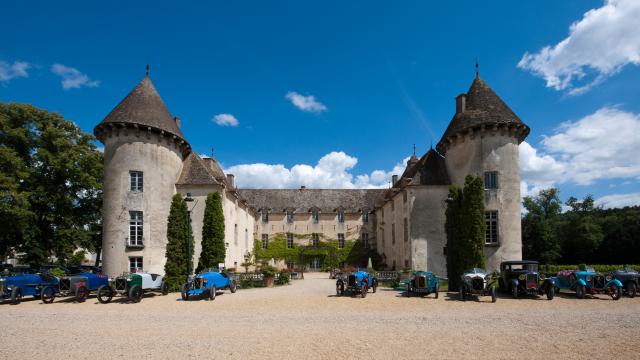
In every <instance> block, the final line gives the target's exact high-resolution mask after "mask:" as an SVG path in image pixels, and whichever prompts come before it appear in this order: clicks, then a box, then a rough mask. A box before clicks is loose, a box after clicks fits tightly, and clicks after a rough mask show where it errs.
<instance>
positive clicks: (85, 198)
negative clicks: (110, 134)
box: [0, 103, 103, 265]
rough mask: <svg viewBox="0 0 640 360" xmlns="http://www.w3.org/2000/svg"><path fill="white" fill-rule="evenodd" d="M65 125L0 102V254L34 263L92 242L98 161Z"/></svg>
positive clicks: (86, 138)
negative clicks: (21, 257) (21, 256)
mask: <svg viewBox="0 0 640 360" xmlns="http://www.w3.org/2000/svg"><path fill="white" fill-rule="evenodd" d="M94 141H95V138H94V137H93V136H91V135H89V134H85V133H83V132H82V131H81V130H80V128H79V127H78V126H76V125H75V124H74V123H73V122H71V121H68V120H66V119H64V118H63V117H62V116H61V115H59V114H57V113H49V112H47V111H45V110H41V109H38V108H36V107H34V106H31V105H26V104H3V103H0V229H1V230H0V255H3V256H13V255H15V253H24V254H25V255H24V258H23V259H22V261H24V262H26V263H28V264H32V265H38V264H42V263H45V262H47V260H48V258H49V257H50V256H52V255H54V256H56V257H58V258H59V259H61V260H63V261H64V260H65V259H68V258H69V257H71V256H72V255H73V252H74V251H75V250H76V249H77V248H78V247H84V248H86V249H88V250H91V251H95V250H96V249H97V247H98V244H99V243H100V241H101V240H100V239H98V238H97V236H95V232H96V230H95V229H98V228H99V226H100V225H99V224H100V220H101V212H100V210H101V207H102V177H103V157H102V153H101V152H99V151H97V150H96V147H95V145H94V144H93V142H94Z"/></svg>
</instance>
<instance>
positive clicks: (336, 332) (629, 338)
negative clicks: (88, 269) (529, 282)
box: [0, 274, 640, 359]
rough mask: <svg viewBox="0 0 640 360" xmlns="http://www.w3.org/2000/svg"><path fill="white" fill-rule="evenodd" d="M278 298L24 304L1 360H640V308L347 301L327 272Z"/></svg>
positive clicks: (6, 309) (635, 302) (5, 325)
mask: <svg viewBox="0 0 640 360" xmlns="http://www.w3.org/2000/svg"><path fill="white" fill-rule="evenodd" d="M305 278H306V279H305V280H300V281H294V282H292V285H289V286H284V287H278V288H271V289H248V290H239V291H238V292H237V293H235V294H230V293H229V292H228V291H224V292H219V293H218V297H217V298H216V300H215V301H207V300H195V301H189V302H184V301H182V300H180V295H179V294H178V293H172V294H169V295H168V296H148V297H145V298H144V299H143V300H142V302H141V303H140V304H129V303H126V302H122V301H121V300H119V299H117V300H116V301H115V302H113V303H111V304H107V305H103V304H99V303H98V302H97V300H96V299H95V297H90V298H89V300H87V302H86V303H83V304H77V303H73V302H69V301H65V300H60V299H58V300H56V302H55V303H54V304H51V305H44V304H42V303H41V302H40V301H39V300H31V299H27V300H23V302H22V303H21V304H20V305H17V306H13V305H8V304H4V305H1V306H0V324H2V325H1V326H2V332H3V335H2V351H1V352H0V358H6V359H8V358H11V359H18V358H22V359H39V358H43V357H46V358H74V359H76V358H77V359H79V358H92V359H110V358H116V357H119V358H125V357H127V358H128V357H131V356H136V357H139V358H156V359H166V358H189V357H198V358H210V359H213V358H216V359H219V358H238V359H240V358H242V359H246V358H251V359H276V358H277V359H282V358H284V359H294V358H296V359H309V358H312V359H314V358H321V359H334V358H350V359H351V358H356V359H366V358H385V359H390V358H395V359H405V358H416V359H418V358H419V359H426V358H456V359H459V358H462V357H463V358H487V359H488V358H492V359H493V358H498V359H503V358H513V357H520V358H535V357H543V358H561V359H584V358H594V359H611V358H638V356H640V343H638V341H637V339H638V335H640V298H635V299H630V298H627V297H623V298H622V299H621V300H619V301H613V300H610V298H608V297H607V296H603V295H600V296H598V297H597V298H591V299H585V300H577V299H575V297H574V296H571V295H561V296H559V297H557V298H556V299H554V300H553V301H547V300H545V299H544V298H540V299H518V300H513V299H509V298H508V297H506V296H501V297H500V298H499V299H498V302H497V303H496V304H491V303H490V299H489V298H488V297H487V298H481V299H480V301H479V302H478V301H466V302H464V303H463V302H460V301H457V300H455V295H456V294H455V293H450V294H447V293H441V294H440V298H439V299H437V300H435V299H433V298H432V297H429V298H405V297H402V294H401V293H398V292H396V291H393V290H390V289H379V291H378V292H377V293H376V294H371V293H369V295H368V296H367V298H366V299H360V298H350V297H343V298H338V297H335V281H334V280H329V279H328V276H327V275H326V274H306V275H305Z"/></svg>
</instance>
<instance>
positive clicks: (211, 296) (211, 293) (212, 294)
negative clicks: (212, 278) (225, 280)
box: [209, 285, 218, 300]
mask: <svg viewBox="0 0 640 360" xmlns="http://www.w3.org/2000/svg"><path fill="white" fill-rule="evenodd" d="M216 291H218V289H216V286H215V285H211V288H210V289H209V300H215V299H216Z"/></svg>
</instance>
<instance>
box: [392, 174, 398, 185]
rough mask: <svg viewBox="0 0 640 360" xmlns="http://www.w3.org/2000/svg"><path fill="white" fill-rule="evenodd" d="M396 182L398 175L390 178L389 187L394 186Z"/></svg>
mask: <svg viewBox="0 0 640 360" xmlns="http://www.w3.org/2000/svg"><path fill="white" fill-rule="evenodd" d="M397 182H398V175H393V176H391V187H393V186H395V185H396V183H397Z"/></svg>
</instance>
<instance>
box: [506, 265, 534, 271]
mask: <svg viewBox="0 0 640 360" xmlns="http://www.w3.org/2000/svg"><path fill="white" fill-rule="evenodd" d="M509 267H510V270H512V271H513V270H527V271H533V272H538V264H511V265H509Z"/></svg>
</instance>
